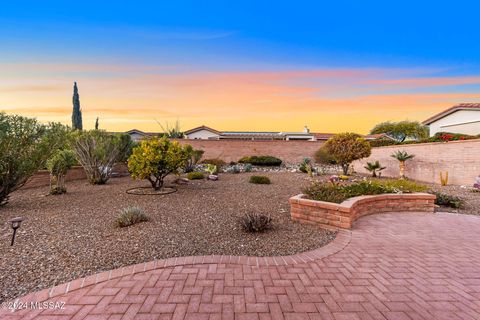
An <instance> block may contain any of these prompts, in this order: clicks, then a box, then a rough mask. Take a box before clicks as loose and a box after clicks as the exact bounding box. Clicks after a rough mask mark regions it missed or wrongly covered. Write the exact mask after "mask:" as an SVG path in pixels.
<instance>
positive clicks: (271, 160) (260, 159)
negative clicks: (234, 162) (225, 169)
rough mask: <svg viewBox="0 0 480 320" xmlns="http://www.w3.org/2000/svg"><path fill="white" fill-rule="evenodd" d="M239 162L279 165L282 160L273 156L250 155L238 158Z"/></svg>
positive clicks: (257, 164) (255, 164)
mask: <svg viewBox="0 0 480 320" xmlns="http://www.w3.org/2000/svg"><path fill="white" fill-rule="evenodd" d="M238 162H239V163H250V164H251V165H254V166H279V165H281V164H282V160H280V159H278V158H276V157H273V156H250V157H243V158H241V159H240V160H238Z"/></svg>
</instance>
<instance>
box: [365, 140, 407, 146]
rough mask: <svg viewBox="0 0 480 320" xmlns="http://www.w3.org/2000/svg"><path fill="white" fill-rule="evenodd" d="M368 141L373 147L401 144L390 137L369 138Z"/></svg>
mask: <svg viewBox="0 0 480 320" xmlns="http://www.w3.org/2000/svg"><path fill="white" fill-rule="evenodd" d="M368 143H370V146H371V147H372V148H374V147H385V146H393V145H396V144H401V142H398V141H396V140H392V139H387V138H381V139H375V140H370V141H369V142H368Z"/></svg>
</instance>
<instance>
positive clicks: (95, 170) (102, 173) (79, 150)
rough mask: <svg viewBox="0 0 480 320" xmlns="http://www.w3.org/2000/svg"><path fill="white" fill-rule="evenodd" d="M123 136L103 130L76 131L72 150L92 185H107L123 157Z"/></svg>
mask: <svg viewBox="0 0 480 320" xmlns="http://www.w3.org/2000/svg"><path fill="white" fill-rule="evenodd" d="M123 147H124V145H123V143H122V135H120V134H110V133H107V132H105V131H101V130H90V131H75V132H73V136H72V148H73V150H74V151H75V153H76V155H77V159H78V162H80V164H81V165H82V167H83V169H84V170H85V173H86V174H87V178H88V181H89V182H90V183H91V184H105V183H106V182H107V181H108V179H110V176H111V174H112V169H113V166H114V164H115V163H117V162H118V161H119V160H120V158H121V156H122V148H123Z"/></svg>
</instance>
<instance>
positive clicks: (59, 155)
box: [46, 149, 76, 195]
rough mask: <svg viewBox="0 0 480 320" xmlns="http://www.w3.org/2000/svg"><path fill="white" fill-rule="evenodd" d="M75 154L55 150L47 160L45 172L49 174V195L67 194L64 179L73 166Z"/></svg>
mask: <svg viewBox="0 0 480 320" xmlns="http://www.w3.org/2000/svg"><path fill="white" fill-rule="evenodd" d="M75 161H76V159H75V153H74V152H73V151H72V150H68V149H66V150H60V149H59V150H57V151H56V152H55V153H54V154H53V156H52V157H51V158H50V159H48V160H47V165H46V166H47V170H48V171H49V172H50V194H52V195H54V194H63V193H66V192H67V188H66V187H65V178H66V175H67V172H68V170H70V169H71V168H72V166H73V165H74V164H75Z"/></svg>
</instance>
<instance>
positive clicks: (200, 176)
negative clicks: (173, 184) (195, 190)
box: [187, 171, 204, 180]
mask: <svg viewBox="0 0 480 320" xmlns="http://www.w3.org/2000/svg"><path fill="white" fill-rule="evenodd" d="M203 178H204V175H203V172H198V171H193V172H189V173H187V179H188V180H201V179H203Z"/></svg>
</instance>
